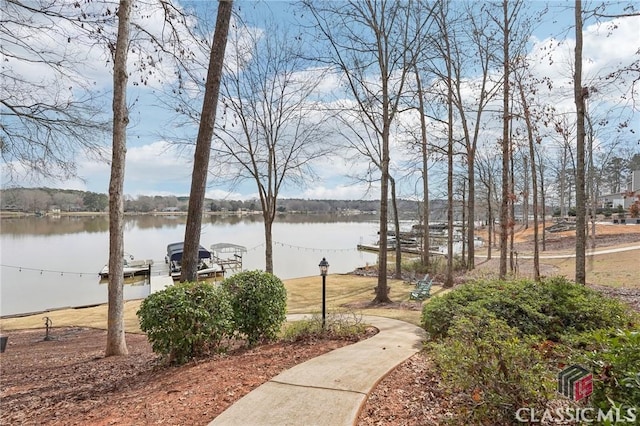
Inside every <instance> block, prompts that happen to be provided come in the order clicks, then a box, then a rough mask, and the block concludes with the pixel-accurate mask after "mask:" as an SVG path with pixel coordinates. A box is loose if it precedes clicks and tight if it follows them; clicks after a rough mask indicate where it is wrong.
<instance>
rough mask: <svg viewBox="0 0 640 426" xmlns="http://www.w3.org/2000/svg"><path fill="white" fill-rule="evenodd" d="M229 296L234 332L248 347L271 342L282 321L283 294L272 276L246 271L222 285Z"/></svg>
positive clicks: (284, 291)
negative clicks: (262, 342) (235, 331)
mask: <svg viewBox="0 0 640 426" xmlns="http://www.w3.org/2000/svg"><path fill="white" fill-rule="evenodd" d="M222 287H223V288H225V289H226V290H227V291H228V292H229V294H230V296H231V306H232V307H233V318H234V323H235V327H236V330H237V331H238V332H240V333H241V334H242V335H244V336H245V337H246V339H247V341H248V343H249V345H255V344H256V343H258V342H260V341H263V340H266V341H268V340H274V339H275V338H276V337H277V336H278V332H279V331H280V328H281V327H282V323H283V322H284V321H285V319H286V309H287V290H286V289H285V287H284V284H283V283H282V281H281V280H280V279H279V278H278V277H276V276H275V275H273V274H270V273H268V272H261V271H246V272H240V273H238V274H236V275H233V276H231V277H229V278H227V279H225V280H224V281H223V282H222Z"/></svg>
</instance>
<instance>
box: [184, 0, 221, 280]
mask: <svg viewBox="0 0 640 426" xmlns="http://www.w3.org/2000/svg"><path fill="white" fill-rule="evenodd" d="M232 10H233V0H220V1H219V2H218V17H217V19H216V29H215V32H214V34H213V44H212V45H211V52H210V56H209V70H208V72H207V80H206V82H205V92H204V100H203V102H202V113H201V115H200V127H199V129H198V137H197V140H196V150H195V154H194V158H193V174H192V178H191V192H190V195H189V210H188V212H187V223H186V227H185V231H184V253H183V255H182V272H181V275H180V281H195V280H196V275H197V270H198V252H199V247H200V227H201V225H202V212H203V208H204V195H205V191H206V187H207V174H208V172H209V156H210V155H211V139H212V137H213V132H214V123H215V119H216V110H217V107H218V96H219V94H220V80H221V77H222V70H223V64H224V53H225V49H226V47H227V36H228V34H229V23H230V21H231V12H232Z"/></svg>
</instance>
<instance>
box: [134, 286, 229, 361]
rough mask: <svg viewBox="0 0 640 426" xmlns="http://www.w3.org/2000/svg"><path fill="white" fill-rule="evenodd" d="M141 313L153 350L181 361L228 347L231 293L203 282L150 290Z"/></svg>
mask: <svg viewBox="0 0 640 426" xmlns="http://www.w3.org/2000/svg"><path fill="white" fill-rule="evenodd" d="M137 315H138V318H139V319H140V329H141V330H142V331H144V332H145V333H146V334H147V338H148V339H149V342H150V343H151V346H152V348H153V351H154V352H156V353H158V354H161V355H164V356H167V357H168V361H169V362H175V363H179V364H181V363H184V362H186V361H188V360H190V359H192V358H194V357H197V356H201V355H204V354H207V353H209V352H210V351H211V350H222V349H224V348H223V347H222V345H221V343H222V341H223V339H225V338H226V337H228V336H229V335H230V334H231V333H232V332H233V322H232V320H233V310H232V307H231V303H230V300H229V296H228V295H227V293H226V292H225V291H224V290H223V289H222V288H220V287H214V286H213V285H211V284H208V283H203V282H200V283H183V284H175V285H173V286H170V287H167V288H166V289H164V290H162V291H159V292H156V293H153V294H150V295H149V296H148V297H147V298H146V299H144V300H143V301H142V304H141V305H140V309H139V310H138V312H137Z"/></svg>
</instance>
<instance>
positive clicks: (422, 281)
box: [416, 274, 431, 288]
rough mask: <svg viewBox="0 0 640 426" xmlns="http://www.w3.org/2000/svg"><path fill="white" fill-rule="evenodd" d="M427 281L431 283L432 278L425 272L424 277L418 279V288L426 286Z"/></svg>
mask: <svg viewBox="0 0 640 426" xmlns="http://www.w3.org/2000/svg"><path fill="white" fill-rule="evenodd" d="M427 283H431V280H430V279H429V274H425V276H424V278H422V279H421V280H418V281H416V288H419V287H421V286H424V285H425V284H427Z"/></svg>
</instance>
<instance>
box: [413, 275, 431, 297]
mask: <svg viewBox="0 0 640 426" xmlns="http://www.w3.org/2000/svg"><path fill="white" fill-rule="evenodd" d="M426 278H428V275H427V276H425V279H426ZM432 283H433V278H432V279H429V280H420V281H419V282H418V284H417V285H416V289H415V290H413V291H412V292H411V294H410V295H409V299H410V300H424V299H427V298H429V297H430V296H431V294H429V293H430V292H431V284H432Z"/></svg>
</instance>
